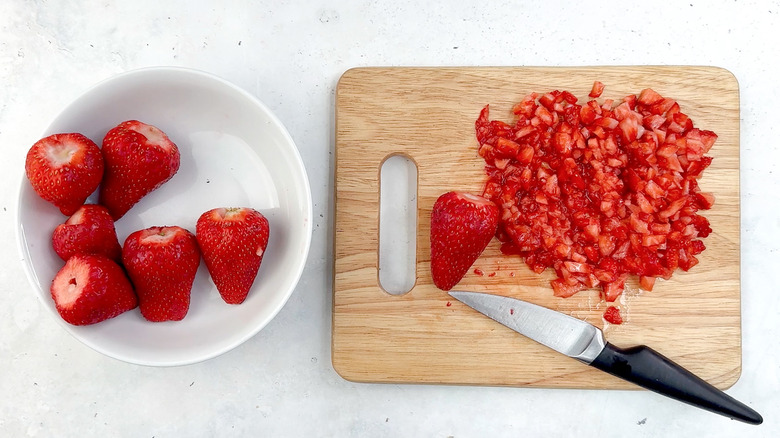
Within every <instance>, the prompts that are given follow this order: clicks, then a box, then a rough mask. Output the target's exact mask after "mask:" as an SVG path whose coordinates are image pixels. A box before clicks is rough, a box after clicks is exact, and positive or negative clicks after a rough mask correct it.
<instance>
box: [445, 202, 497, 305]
mask: <svg viewBox="0 0 780 438" xmlns="http://www.w3.org/2000/svg"><path fill="white" fill-rule="evenodd" d="M497 228H498V207H497V206H496V205H495V204H494V203H493V202H491V201H489V200H487V199H485V198H483V197H481V196H475V195H472V194H469V193H461V192H449V193H445V194H443V195H441V196H440V197H439V199H437V200H436V202H435V203H434V205H433V211H432V212H431V274H432V276H433V283H434V284H435V285H436V287H438V288H439V289H442V290H450V289H452V288H453V286H455V285H456V284H457V283H458V282H459V281H460V280H461V279H462V278H463V276H464V275H466V272H468V270H469V268H470V267H471V265H472V264H474V262H475V261H476V260H477V258H479V256H480V254H482V251H484V250H485V248H486V247H487V245H488V243H490V240H491V239H492V238H493V236H494V235H495V234H496V229H497Z"/></svg>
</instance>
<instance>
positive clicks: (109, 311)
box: [50, 254, 138, 325]
mask: <svg viewBox="0 0 780 438" xmlns="http://www.w3.org/2000/svg"><path fill="white" fill-rule="evenodd" d="M50 291H51V297H52V299H54V304H55V305H56V307H57V312H59V314H60V316H62V319H64V320H65V321H67V322H68V323H70V324H73V325H88V324H95V323H98V322H101V321H105V320H107V319H110V318H113V317H115V316H117V315H120V314H122V313H124V312H127V311H128V310H131V309H134V308H135V307H136V306H138V300H137V298H136V296H135V293H134V292H133V287H132V285H131V284H130V280H128V279H127V277H126V276H125V272H124V271H123V270H122V268H121V267H119V265H118V264H116V263H115V262H114V261H113V260H111V259H109V258H107V257H104V256H102V255H92V254H86V255H81V254H79V255H74V256H73V257H71V258H70V259H68V261H67V262H66V263H65V266H63V267H62V269H60V271H59V272H58V273H57V275H56V276H55V277H54V280H53V281H52V283H51V290H50Z"/></svg>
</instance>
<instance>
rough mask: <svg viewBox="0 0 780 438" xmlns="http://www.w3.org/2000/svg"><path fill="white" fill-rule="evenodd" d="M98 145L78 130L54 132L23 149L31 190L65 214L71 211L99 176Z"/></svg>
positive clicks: (85, 195)
mask: <svg viewBox="0 0 780 438" xmlns="http://www.w3.org/2000/svg"><path fill="white" fill-rule="evenodd" d="M103 170H104V165H103V156H102V155H101V153H100V148H99V147H98V146H97V145H96V144H95V142H93V141H92V140H90V139H89V138H87V137H85V136H83V135H81V134H78V133H66V134H54V135H50V136H48V137H45V138H42V139H40V140H38V141H37V142H36V143H35V144H34V145H32V147H31V148H30V150H29V151H28V152H27V159H26V161H25V172H26V174H27V179H28V180H30V184H31V185H32V187H33V189H34V190H35V192H36V193H37V194H38V196H40V197H41V198H43V199H45V200H46V201H48V202H50V203H52V204H54V205H55V206H56V207H57V208H59V209H60V211H61V212H62V214H64V215H66V216H70V215H72V214H73V213H74V212H75V211H76V210H78V208H79V207H81V206H82V205H83V204H84V201H86V199H87V197H89V195H90V194H92V192H94V191H95V189H96V188H97V187H98V184H100V180H101V179H102V178H103Z"/></svg>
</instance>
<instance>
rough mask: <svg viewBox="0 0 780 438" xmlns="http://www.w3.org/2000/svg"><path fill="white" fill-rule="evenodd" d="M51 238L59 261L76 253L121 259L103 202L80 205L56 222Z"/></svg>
mask: <svg viewBox="0 0 780 438" xmlns="http://www.w3.org/2000/svg"><path fill="white" fill-rule="evenodd" d="M51 240H52V246H53V247H54V252H56V253H57V255H58V256H60V258H61V259H62V260H66V261H67V260H68V259H69V258H71V257H72V256H73V255H75V254H102V255H104V256H106V257H108V258H110V259H112V260H114V261H117V262H120V261H121V260H122V247H121V246H120V245H119V240H118V239H117V237H116V229H115V228H114V220H113V219H112V218H111V215H110V214H108V210H106V208H105V207H103V206H102V205H92V204H86V205H82V206H81V208H79V209H78V210H76V212H75V213H73V215H72V216H71V217H69V218H68V220H67V221H65V223H62V224H59V225H57V228H55V229H54V232H53V233H52V236H51Z"/></svg>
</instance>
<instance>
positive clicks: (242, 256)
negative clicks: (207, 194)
mask: <svg viewBox="0 0 780 438" xmlns="http://www.w3.org/2000/svg"><path fill="white" fill-rule="evenodd" d="M269 231H270V229H269V224H268V220H267V219H266V218H265V217H264V216H263V215H262V214H261V213H260V212H258V211H256V210H254V209H251V208H246V207H243V208H215V209H212V210H209V211H207V212H205V213H203V214H202V215H201V216H200V218H198V222H197V225H196V230H195V234H196V236H197V239H198V245H200V248H201V251H202V252H203V260H204V262H205V263H206V267H207V268H208V271H209V274H210V275H211V279H212V280H213V281H214V285H215V286H216V287H217V291H218V292H219V294H220V296H221V297H222V299H223V300H224V301H225V302H226V303H228V304H241V303H243V302H244V300H246V298H247V296H248V294H249V291H250V289H251V288H252V285H253V284H254V281H255V278H256V277H257V274H258V271H259V269H260V264H261V263H262V261H263V255H264V254H265V249H266V247H267V246H268V238H269Z"/></svg>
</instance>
